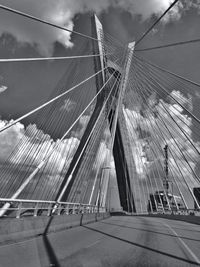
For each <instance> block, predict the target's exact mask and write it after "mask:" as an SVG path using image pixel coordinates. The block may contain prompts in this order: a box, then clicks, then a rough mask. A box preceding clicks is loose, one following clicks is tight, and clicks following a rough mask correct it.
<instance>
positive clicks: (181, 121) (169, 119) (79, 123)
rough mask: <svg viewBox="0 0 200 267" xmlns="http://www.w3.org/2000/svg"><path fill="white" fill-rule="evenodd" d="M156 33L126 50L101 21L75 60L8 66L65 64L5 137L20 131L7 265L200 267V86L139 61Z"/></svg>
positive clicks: (0, 249) (4, 249) (5, 226)
mask: <svg viewBox="0 0 200 267" xmlns="http://www.w3.org/2000/svg"><path fill="white" fill-rule="evenodd" d="M175 2H177V1H175ZM172 6H173V5H172ZM0 8H1V9H4V10H5V12H13V13H16V14H17V15H21V16H24V17H26V18H29V19H32V20H35V21H38V23H45V24H47V25H48V26H51V27H57V28H59V29H60V30H67V31H68V29H65V28H63V27H60V26H58V25H53V24H52V23H49V22H47V21H42V20H41V19H38V18H36V17H32V16H30V15H28V14H25V13H22V12H19V11H17V10H13V9H10V8H7V7H4V6H2V5H0ZM161 17H162V16H161ZM160 19H161V18H160ZM158 22H159V19H158V20H157V22H156V23H158ZM154 26H155V25H152V27H154ZM150 29H151V28H150ZM150 29H149V30H148V31H147V32H146V33H145V34H144V35H143V36H142V37H141V38H140V39H139V40H138V41H136V42H132V43H130V44H128V45H124V44H122V43H121V42H119V41H118V40H116V39H115V38H113V37H112V36H110V35H109V34H107V33H105V32H104V30H103V27H102V25H101V23H100V21H99V20H98V18H97V17H96V16H93V17H92V19H91V35H90V36H87V35H84V34H81V33H78V32H74V34H77V35H79V37H80V39H81V40H82V41H81V43H80V47H78V48H77V50H76V51H77V54H76V55H70V56H66V57H51V58H23V59H1V60H0V63H1V64H11V63H12V64H15V63H16V62H18V63H19V62H21V63H22V64H23V63H24V62H26V64H31V62H34V61H65V62H66V71H65V72H64V74H63V75H62V77H61V78H60V80H59V82H58V83H57V85H56V87H55V88H54V90H53V91H52V92H51V95H49V96H48V99H46V101H45V102H43V103H41V104H40V105H38V106H35V107H34V108H33V109H31V110H28V112H26V113H24V114H22V115H21V116H19V117H18V118H16V119H14V120H11V121H10V122H4V123H3V124H2V127H1V128H0V137H4V138H6V136H7V135H8V134H9V133H12V131H15V130H16V129H21V130H20V131H19V136H18V140H16V142H15V144H14V146H12V147H9V150H8V152H9V153H5V157H4V161H2V162H1V169H0V181H1V188H0V203H1V206H0V216H1V220H0V223H1V235H2V240H1V246H0V255H1V257H2V263H0V266H27V265H28V264H29V265H31V266H162V265H159V261H160V260H161V259H162V260H163V266H168V264H172V266H190V265H200V261H199V258H198V249H199V240H200V237H198V235H199V231H198V226H195V225H192V224H188V223H186V222H185V221H187V222H193V223H199V222H200V220H199V210H200V176H199V171H198V164H199V152H200V145H199V123H200V118H199V117H198V116H197V115H196V114H194V112H193V106H192V97H195V96H197V92H198V90H199V87H200V85H199V84H198V83H195V82H193V81H191V80H188V79H186V78H184V77H181V76H179V75H177V74H175V73H173V72H170V71H169V70H166V69H163V68H161V67H159V66H157V65H155V64H153V63H151V62H148V61H146V60H145V59H143V58H141V57H140V54H139V53H138V52H140V50H139V49H137V45H138V44H139V42H141V41H142V40H143V38H144V37H145V36H146V34H148V32H149V31H150ZM188 42H189V43H191V42H197V40H192V41H191V40H190V41H188ZM185 43H187V42H181V43H180V44H177V43H176V44H174V45H176V46H177V45H184V44H185ZM172 45H173V44H168V45H167V46H172ZM161 48H162V47H157V49H161ZM151 49H156V47H153V48H148V49H146V50H151ZM22 105H23V103H22ZM23 125H25V126H23ZM116 195H118V196H117V197H116ZM114 201H115V202H119V205H118V207H116V205H114ZM114 206H115V207H114ZM110 212H111V214H114V215H117V214H118V215H121V217H120V216H113V217H110V218H109V219H106V220H102V219H105V218H107V217H109V216H110ZM150 216H152V217H153V218H152V217H150ZM160 217H165V218H167V219H165V220H164V219H163V218H162V219H161V218H160ZM169 219H178V220H179V221H174V220H171V221H170V220H169ZM99 220H100V221H99ZM181 220H182V222H180V221H181ZM93 221H96V223H94V224H91V225H89V226H86V225H85V224H86V223H88V222H93ZM97 221H99V222H97ZM78 225H82V227H81V228H74V229H72V230H66V228H70V227H72V226H78ZM188 226H189V227H188ZM187 228H189V229H187ZM52 232H56V233H54V234H52ZM164 238H165V239H164ZM155 240H156V241H155ZM163 241H164V242H163ZM96 247H97V248H96ZM25 249H26V251H27V255H24V254H23V253H24V251H25ZM109 249H110V251H109ZM14 251H15V252H14ZM143 253H144V257H143ZM36 254H37V255H36ZM120 255H121V256H120ZM12 257H13V259H15V260H14V262H13V261H12V259H11V258H12ZM1 264H2V265H1ZM95 264H96V265H95ZM109 264H110V265H109ZM117 264H118V265H117Z"/></svg>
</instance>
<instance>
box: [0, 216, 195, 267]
mask: <svg viewBox="0 0 200 267" xmlns="http://www.w3.org/2000/svg"><path fill="white" fill-rule="evenodd" d="M199 251H200V228H199V225H194V224H190V223H186V222H183V221H175V220H168V219H164V218H151V217H139V216H138V217H136V216H135V217H130V216H121V217H120V216H116V217H110V218H108V219H106V220H104V221H100V222H97V223H92V224H88V225H85V226H81V227H77V228H73V229H69V230H66V231H60V232H56V233H51V234H49V235H47V236H46V237H42V236H38V237H37V238H33V239H29V240H25V241H23V242H19V243H15V244H7V245H2V246H1V247H0V259H1V261H0V266H1V267H8V266H9V267H10V266H12V267H15V266H16V267H18V266H20V267H23V266H24V267H27V266H29V267H36V266H37V267H40V266H41V267H45V266H56V267H60V266H73V267H76V266H77V267H80V266H92V267H95V266H120V267H121V266H200V265H199V259H198V257H199Z"/></svg>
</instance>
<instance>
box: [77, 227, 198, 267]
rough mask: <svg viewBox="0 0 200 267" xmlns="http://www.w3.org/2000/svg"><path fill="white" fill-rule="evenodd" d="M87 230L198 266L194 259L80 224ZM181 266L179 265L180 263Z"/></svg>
mask: <svg viewBox="0 0 200 267" xmlns="http://www.w3.org/2000/svg"><path fill="white" fill-rule="evenodd" d="M82 227H84V228H86V229H88V230H91V231H94V232H97V233H100V234H102V235H105V236H109V237H111V238H114V239H116V240H119V241H122V242H126V243H128V244H130V245H133V246H136V247H140V248H143V249H146V250H150V251H152V252H155V253H158V254H161V255H164V256H167V257H171V258H174V259H176V260H179V261H183V262H187V263H190V264H194V265H197V266H199V264H198V263H197V262H195V261H192V260H187V259H184V258H181V257H178V256H176V255H173V254H169V253H166V252H164V251H160V250H157V249H154V248H151V247H147V246H144V245H141V244H139V243H135V242H131V241H129V240H126V239H123V238H120V237H117V236H114V235H111V234H108V233H105V232H103V231H100V230H97V229H94V228H91V227H88V226H82ZM180 266H181V265H180Z"/></svg>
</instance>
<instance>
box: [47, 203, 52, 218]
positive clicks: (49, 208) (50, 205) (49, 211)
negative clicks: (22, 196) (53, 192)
mask: <svg viewBox="0 0 200 267" xmlns="http://www.w3.org/2000/svg"><path fill="white" fill-rule="evenodd" d="M51 210H52V204H49V205H48V211H47V216H48V217H49V216H51Z"/></svg>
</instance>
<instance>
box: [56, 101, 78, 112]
mask: <svg viewBox="0 0 200 267" xmlns="http://www.w3.org/2000/svg"><path fill="white" fill-rule="evenodd" d="M75 107H76V102H74V101H72V100H71V99H69V98H67V99H65V100H64V104H63V105H62V106H61V107H60V110H61V111H67V112H70V111H72V110H73V109H74V108H75Z"/></svg>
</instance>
